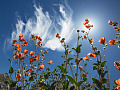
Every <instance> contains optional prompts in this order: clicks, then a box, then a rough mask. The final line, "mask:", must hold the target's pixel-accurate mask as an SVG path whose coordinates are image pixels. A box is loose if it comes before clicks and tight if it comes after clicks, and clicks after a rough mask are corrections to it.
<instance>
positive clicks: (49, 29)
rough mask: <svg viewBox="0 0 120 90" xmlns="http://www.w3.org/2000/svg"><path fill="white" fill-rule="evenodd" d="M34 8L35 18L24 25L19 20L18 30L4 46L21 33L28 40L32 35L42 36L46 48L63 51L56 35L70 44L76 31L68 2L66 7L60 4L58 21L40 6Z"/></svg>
mask: <svg viewBox="0 0 120 90" xmlns="http://www.w3.org/2000/svg"><path fill="white" fill-rule="evenodd" d="M34 7H35V12H34V15H35V17H32V18H29V19H28V20H27V22H26V23H24V22H23V21H22V20H18V22H17V24H16V30H14V31H13V32H12V34H11V38H10V39H7V40H6V41H5V42H4V45H6V44H7V43H8V41H10V42H12V39H17V38H18V37H19V35H20V34H21V33H22V34H23V35H24V37H25V38H27V39H28V38H30V36H31V34H34V35H38V36H41V38H42V39H43V45H44V46H43V47H44V48H50V49H52V50H56V49H57V50H62V49H63V48H62V46H61V44H60V42H59V40H58V39H57V38H56V37H55V34H56V33H59V34H60V36H61V37H64V38H66V39H65V42H66V43H69V41H70V40H71V38H72V36H73V30H74V29H73V21H72V14H73V11H72V9H71V8H70V7H69V5H68V4H67V3H66V2H65V5H64V6H63V5H61V4H60V5H59V12H58V11H57V12H58V15H59V16H56V20H53V19H51V16H50V15H49V13H48V12H45V13H44V12H43V10H42V8H41V7H40V6H39V7H37V6H36V5H34ZM59 13H60V14H61V15H60V14H59ZM56 22H57V23H56ZM28 36H29V37H28ZM10 42H9V43H10Z"/></svg>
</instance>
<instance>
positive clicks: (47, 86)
mask: <svg viewBox="0 0 120 90" xmlns="http://www.w3.org/2000/svg"><path fill="white" fill-rule="evenodd" d="M39 84H40V85H41V87H42V88H43V89H45V90H48V89H49V88H50V85H49V84H45V83H43V82H42V83H41V82H39Z"/></svg>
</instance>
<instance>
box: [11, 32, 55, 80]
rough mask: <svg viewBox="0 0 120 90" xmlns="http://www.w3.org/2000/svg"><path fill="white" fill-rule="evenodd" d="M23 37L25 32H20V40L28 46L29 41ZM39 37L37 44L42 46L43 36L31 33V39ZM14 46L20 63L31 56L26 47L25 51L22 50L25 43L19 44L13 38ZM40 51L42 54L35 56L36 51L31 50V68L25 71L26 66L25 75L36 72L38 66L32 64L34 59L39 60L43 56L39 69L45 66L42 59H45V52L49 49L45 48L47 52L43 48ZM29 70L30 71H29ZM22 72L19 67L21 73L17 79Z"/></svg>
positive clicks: (16, 57) (17, 77)
mask: <svg viewBox="0 0 120 90" xmlns="http://www.w3.org/2000/svg"><path fill="white" fill-rule="evenodd" d="M22 37H23V34H20V36H19V42H24V46H28V42H27V41H26V40H25V39H24V38H22ZM37 39H38V42H37V46H39V47H41V46H42V44H41V41H42V39H41V37H40V36H34V35H32V34H31V40H34V41H35V40H37ZM12 46H13V48H14V52H13V54H14V56H13V57H14V59H16V60H17V62H18V63H20V62H24V59H26V57H27V56H29V54H28V50H26V49H25V50H24V53H21V51H22V49H21V47H22V46H23V44H18V43H17V40H15V39H13V45H12ZM40 52H42V54H41V56H39V55H38V56H35V52H34V51H30V56H31V58H30V59H29V62H30V67H31V68H29V69H28V70H26V71H25V69H26V67H27V65H26V66H25V67H24V71H25V76H29V75H30V73H32V72H35V71H34V68H35V69H37V67H34V66H33V64H32V65H31V63H33V62H34V61H39V60H40V57H41V64H40V65H39V69H38V70H41V69H44V68H45V67H44V65H43V63H42V61H43V58H44V57H45V55H44V54H45V53H48V51H47V49H45V52H43V51H42V50H41V51H40ZM48 63H49V64H53V61H52V60H50V61H49V62H48ZM28 71H29V72H30V73H27V72H28ZM20 72H21V70H20V69H18V72H17V73H19V74H17V75H16V79H20V78H21V77H22V75H21V74H20Z"/></svg>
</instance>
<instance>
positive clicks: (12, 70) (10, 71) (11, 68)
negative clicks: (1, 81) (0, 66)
mask: <svg viewBox="0 0 120 90" xmlns="http://www.w3.org/2000/svg"><path fill="white" fill-rule="evenodd" d="M13 72H14V69H13V67H12V66H10V69H9V73H10V74H12V73H13Z"/></svg>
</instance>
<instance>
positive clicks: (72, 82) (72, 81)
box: [65, 75, 75, 84]
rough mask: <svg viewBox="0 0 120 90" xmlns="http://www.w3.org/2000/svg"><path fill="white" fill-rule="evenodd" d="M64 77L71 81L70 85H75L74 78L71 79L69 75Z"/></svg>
mask: <svg viewBox="0 0 120 90" xmlns="http://www.w3.org/2000/svg"><path fill="white" fill-rule="evenodd" d="M65 76H66V77H67V78H68V79H69V80H70V81H71V84H75V79H74V78H72V77H71V76H69V75H65Z"/></svg>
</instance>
